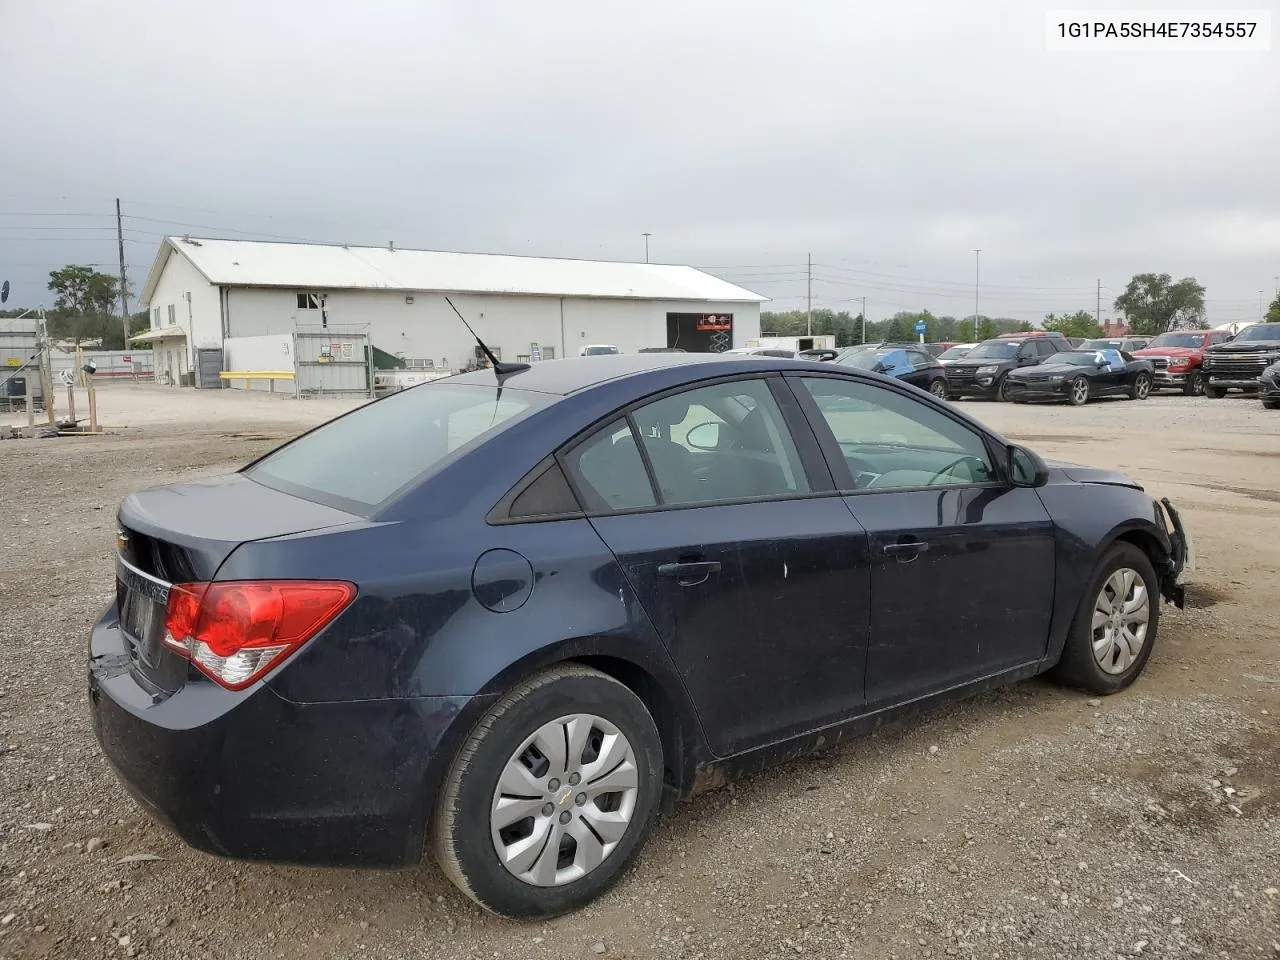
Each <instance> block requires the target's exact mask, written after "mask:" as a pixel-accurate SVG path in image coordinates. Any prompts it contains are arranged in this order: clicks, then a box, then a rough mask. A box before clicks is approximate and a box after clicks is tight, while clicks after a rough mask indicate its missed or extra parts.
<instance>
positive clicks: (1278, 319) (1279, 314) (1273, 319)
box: [1264, 293, 1280, 323]
mask: <svg viewBox="0 0 1280 960" xmlns="http://www.w3.org/2000/svg"><path fill="white" fill-rule="evenodd" d="M1264 319H1265V320H1266V321H1267V323H1280V293H1277V294H1276V298H1275V299H1274V300H1272V301H1271V306H1269V307H1267V315H1266V317H1265V318H1264Z"/></svg>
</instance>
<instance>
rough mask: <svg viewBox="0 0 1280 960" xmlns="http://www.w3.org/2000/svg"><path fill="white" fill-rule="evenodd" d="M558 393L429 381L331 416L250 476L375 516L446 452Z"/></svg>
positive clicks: (478, 439) (261, 462)
mask: <svg viewBox="0 0 1280 960" xmlns="http://www.w3.org/2000/svg"><path fill="white" fill-rule="evenodd" d="M554 399H555V398H554V397H552V396H548V395H546V394H540V393H528V392H525V391H521V390H514V389H512V388H510V387H504V388H502V389H501V390H499V389H498V388H497V385H496V384H495V385H494V386H488V385H481V384H474V385H473V384H466V385H461V384H452V385H448V386H445V385H444V384H434V383H427V384H423V385H422V386H419V387H413V388H412V389H409V390H405V391H402V392H401V393H397V394H393V395H392V396H390V397H387V398H386V399H384V400H379V401H377V402H376V403H371V404H368V405H367V406H364V407H361V408H360V409H358V410H354V411H352V412H351V413H349V414H347V415H346V416H345V417H340V418H339V419H337V420H333V421H330V422H329V423H326V424H325V425H324V426H322V427H319V428H318V429H316V430H313V431H312V432H311V433H308V434H306V435H304V436H301V437H299V438H298V439H297V440H295V441H293V442H292V443H290V444H288V445H287V446H284V447H281V448H280V449H279V450H276V451H275V452H273V453H269V454H267V456H266V457H264V458H263V459H261V460H259V461H258V462H257V463H255V464H253V465H252V466H250V467H249V468H247V469H246V470H245V474H246V475H247V476H248V477H250V478H251V479H253V480H255V481H257V482H258V483H261V484H263V485H264V486H267V487H272V488H273V489H277V490H281V491H283V492H284V493H291V494H293V495H295V496H299V497H302V498H304V499H307V500H315V501H317V502H319V503H328V504H330V505H332V506H335V507H338V508H340V509H344V510H350V511H352V512H354V513H357V514H361V515H368V514H370V513H372V512H373V511H374V510H376V509H377V507H378V506H379V505H380V504H382V503H385V502H386V501H387V500H389V499H391V498H392V497H393V496H394V495H396V494H398V493H400V492H401V491H402V490H403V489H404V488H406V487H407V486H409V485H411V484H412V483H413V482H414V481H416V480H418V479H419V478H420V477H422V476H423V475H424V474H426V473H427V471H429V470H431V469H432V468H434V467H437V466H439V465H440V464H442V463H443V462H444V461H445V460H446V459H447V458H449V457H452V456H453V455H454V454H456V453H458V452H459V451H461V450H463V449H464V448H466V447H469V446H471V445H472V444H476V443H479V442H482V441H484V440H488V439H490V438H492V437H493V436H495V435H496V434H498V433H500V432H501V431H503V430H505V429H506V428H508V427H509V426H511V425H512V424H513V423H516V422H518V421H519V420H520V419H522V418H523V417H525V416H527V415H528V414H530V413H532V412H533V411H535V410H538V409H540V408H541V407H544V406H546V405H547V404H549V403H551V402H552V401H553V400H554Z"/></svg>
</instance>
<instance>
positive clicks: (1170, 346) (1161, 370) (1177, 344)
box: [1133, 330, 1231, 397]
mask: <svg viewBox="0 0 1280 960" xmlns="http://www.w3.org/2000/svg"><path fill="white" fill-rule="evenodd" d="M1230 339H1231V334H1230V333H1228V332H1227V331H1226V330H1176V331H1171V332H1169V333H1162V334H1160V336H1158V337H1156V338H1155V339H1154V340H1152V341H1151V342H1150V343H1149V344H1147V346H1145V347H1143V348H1142V349H1141V350H1135V351H1134V352H1133V355H1134V356H1135V357H1139V358H1141V359H1143V360H1150V361H1151V365H1152V366H1153V367H1154V368H1155V379H1154V382H1153V383H1152V385H1151V386H1152V388H1153V389H1155V390H1181V391H1182V392H1183V393H1185V394H1186V395H1187V396H1189V397H1199V396H1202V395H1203V394H1204V370H1202V369H1201V364H1202V362H1203V361H1204V352H1205V350H1207V349H1208V348H1209V347H1213V346H1217V345H1218V344H1220V343H1226V342H1227V341H1228V340H1230Z"/></svg>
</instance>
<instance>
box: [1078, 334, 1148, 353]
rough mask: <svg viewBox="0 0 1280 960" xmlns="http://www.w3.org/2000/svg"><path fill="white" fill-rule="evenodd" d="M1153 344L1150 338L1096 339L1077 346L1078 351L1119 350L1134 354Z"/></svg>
mask: <svg viewBox="0 0 1280 960" xmlns="http://www.w3.org/2000/svg"><path fill="white" fill-rule="evenodd" d="M1150 344H1151V338H1150V337H1095V338H1093V339H1092V340H1085V341H1083V342H1081V343H1079V344H1077V345H1076V349H1077V350H1119V351H1120V352H1121V353H1133V352H1134V351H1135V350H1142V349H1144V348H1145V347H1147V346H1149V345H1150Z"/></svg>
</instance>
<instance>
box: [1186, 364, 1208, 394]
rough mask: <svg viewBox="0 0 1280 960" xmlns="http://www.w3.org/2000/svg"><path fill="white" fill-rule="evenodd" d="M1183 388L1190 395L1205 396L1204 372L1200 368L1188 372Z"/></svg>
mask: <svg viewBox="0 0 1280 960" xmlns="http://www.w3.org/2000/svg"><path fill="white" fill-rule="evenodd" d="M1182 390H1183V392H1184V393H1186V395H1187V396H1188V397H1202V396H1204V374H1203V373H1201V372H1200V371H1199V370H1193V371H1192V372H1191V373H1189V374H1187V382H1186V384H1185V385H1184V386H1183V388H1182Z"/></svg>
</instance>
